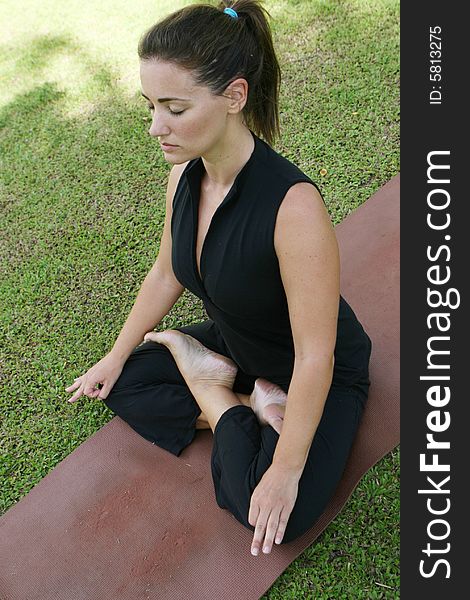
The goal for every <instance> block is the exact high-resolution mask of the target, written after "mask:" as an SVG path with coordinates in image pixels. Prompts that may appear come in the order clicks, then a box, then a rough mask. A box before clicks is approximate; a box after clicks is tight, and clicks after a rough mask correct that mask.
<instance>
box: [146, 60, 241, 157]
mask: <svg viewBox="0 0 470 600" xmlns="http://www.w3.org/2000/svg"><path fill="white" fill-rule="evenodd" d="M140 80H141V83H142V94H143V95H144V96H145V97H146V98H147V100H148V106H149V108H150V109H151V114H152V125H151V126H150V129H149V133H150V135H151V136H154V137H157V138H158V139H159V141H160V144H165V143H168V144H173V145H175V146H176V147H173V148H171V147H170V148H165V147H164V146H163V147H162V149H163V152H164V155H165V159H166V160H167V161H168V162H170V163H172V164H181V163H183V162H186V161H188V160H191V159H193V158H198V157H199V156H204V155H207V154H208V153H209V154H210V150H211V149H213V148H214V147H215V146H216V144H217V142H218V141H219V140H221V139H222V137H223V134H224V132H225V130H226V127H227V116H228V113H229V106H230V105H231V104H233V103H232V102H231V99H230V98H227V97H224V96H215V95H214V94H213V93H212V92H211V91H210V90H209V88H208V87H206V86H198V85H196V84H195V82H194V79H193V77H192V74H191V72H190V71H187V70H186V69H182V68H181V67H178V66H176V65H175V64H174V63H170V62H166V61H160V60H156V59H151V60H142V61H141V62H140ZM232 112H233V111H232Z"/></svg>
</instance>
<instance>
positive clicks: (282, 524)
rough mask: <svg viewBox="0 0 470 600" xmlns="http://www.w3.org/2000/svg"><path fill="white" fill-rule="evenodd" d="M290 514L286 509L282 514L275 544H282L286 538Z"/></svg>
mask: <svg viewBox="0 0 470 600" xmlns="http://www.w3.org/2000/svg"><path fill="white" fill-rule="evenodd" d="M289 516H290V513H287V511H286V509H284V510H283V511H282V512H281V515H280V518H279V525H278V527H277V533H276V538H275V540H274V541H275V543H276V544H280V543H281V542H282V538H283V537H284V533H285V532H286V527H287V521H288V520H289Z"/></svg>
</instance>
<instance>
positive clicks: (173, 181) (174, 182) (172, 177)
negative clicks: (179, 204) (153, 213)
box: [166, 161, 189, 214]
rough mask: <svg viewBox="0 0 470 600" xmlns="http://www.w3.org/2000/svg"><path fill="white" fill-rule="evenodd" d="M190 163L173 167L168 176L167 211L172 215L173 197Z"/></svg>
mask: <svg viewBox="0 0 470 600" xmlns="http://www.w3.org/2000/svg"><path fill="white" fill-rule="evenodd" d="M188 162H189V161H186V162H184V163H181V164H179V165H173V166H172V167H171V171H170V174H169V176H168V185H167V188H166V210H167V213H170V214H171V209H172V206H173V197H174V195H175V192H176V188H177V186H178V182H179V180H180V179H181V175H182V173H183V171H184V169H185V167H186V165H187V164H188Z"/></svg>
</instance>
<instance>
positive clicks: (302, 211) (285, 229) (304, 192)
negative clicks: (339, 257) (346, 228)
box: [275, 182, 333, 249]
mask: <svg viewBox="0 0 470 600" xmlns="http://www.w3.org/2000/svg"><path fill="white" fill-rule="evenodd" d="M332 231H333V226H332V223H331V220H330V216H329V214H328V210H327V209H326V206H325V203H324V202H323V198H322V196H321V194H320V192H319V191H318V190H317V188H316V187H315V186H313V185H312V184H311V183H307V182H300V183H296V184H294V185H293V186H291V187H290V188H289V190H288V191H287V193H286V195H285V197H284V199H283V201H282V203H281V206H280V207H279V211H278V214H277V219H276V227H275V246H276V248H277V249H278V248H279V246H280V245H281V244H283V243H285V242H287V243H291V242H292V237H293V236H298V235H300V236H302V235H308V236H309V237H315V235H314V234H315V233H318V234H319V235H321V234H322V233H323V234H324V233H327V232H332Z"/></svg>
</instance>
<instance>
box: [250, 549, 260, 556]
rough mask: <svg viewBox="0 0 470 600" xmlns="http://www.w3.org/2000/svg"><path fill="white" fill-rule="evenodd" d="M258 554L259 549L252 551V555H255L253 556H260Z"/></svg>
mask: <svg viewBox="0 0 470 600" xmlns="http://www.w3.org/2000/svg"><path fill="white" fill-rule="evenodd" d="M258 552H259V550H258V548H252V549H251V554H253V556H258Z"/></svg>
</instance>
